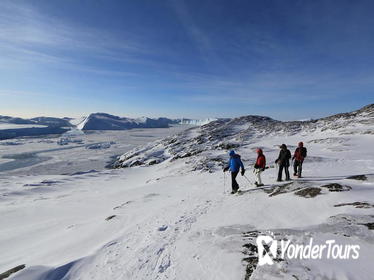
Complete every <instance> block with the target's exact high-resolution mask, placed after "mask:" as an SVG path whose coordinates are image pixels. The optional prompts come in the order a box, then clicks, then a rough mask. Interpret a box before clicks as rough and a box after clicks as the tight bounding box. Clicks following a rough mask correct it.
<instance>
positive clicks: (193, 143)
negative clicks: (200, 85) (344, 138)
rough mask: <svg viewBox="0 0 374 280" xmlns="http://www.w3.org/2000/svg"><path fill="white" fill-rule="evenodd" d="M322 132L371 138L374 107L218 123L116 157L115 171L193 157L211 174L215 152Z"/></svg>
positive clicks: (215, 163) (218, 162)
mask: <svg viewBox="0 0 374 280" xmlns="http://www.w3.org/2000/svg"><path fill="white" fill-rule="evenodd" d="M322 132H325V133H324V134H327V135H330V136H332V135H350V134H374V104H372V105H368V106H366V107H364V108H362V109H360V110H357V111H354V112H350V113H344V114H337V115H333V116H330V117H326V118H321V119H318V120H313V121H292V122H282V121H277V120H274V119H271V118H269V117H262V116H244V117H239V118H235V119H222V120H217V121H213V122H210V123H208V124H206V125H203V126H201V127H195V128H191V129H188V130H186V131H184V132H181V133H180V134H179V135H176V136H172V137H169V138H167V139H164V140H162V141H158V142H155V143H153V144H151V145H149V146H147V147H142V148H139V149H137V150H133V151H130V152H128V153H126V154H124V155H122V156H121V157H119V159H118V161H117V162H116V163H115V167H129V166H136V165H152V164H155V163H160V162H162V161H165V160H171V161H173V160H176V159H179V158H187V157H192V156H194V157H193V159H192V160H193V162H194V166H195V167H196V166H199V168H203V169H205V170H212V168H213V167H217V166H220V165H222V160H223V159H222V158H220V157H216V156H215V153H214V152H215V151H222V150H229V149H234V148H239V147H240V148H243V147H246V146H250V145H251V144H253V143H255V142H258V141H260V140H261V139H262V138H264V137H280V136H281V137H289V136H293V135H297V134H299V135H300V137H305V136H307V135H312V134H314V135H319V134H320V133H322ZM314 141H319V140H316V139H314ZM320 141H324V140H320ZM331 141H334V140H331ZM279 144H281V143H279ZM212 152H213V153H212Z"/></svg>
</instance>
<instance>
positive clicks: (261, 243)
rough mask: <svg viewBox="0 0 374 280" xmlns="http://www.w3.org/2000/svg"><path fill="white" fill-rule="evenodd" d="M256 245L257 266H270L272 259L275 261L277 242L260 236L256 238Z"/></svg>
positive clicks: (271, 238)
mask: <svg viewBox="0 0 374 280" xmlns="http://www.w3.org/2000/svg"><path fill="white" fill-rule="evenodd" d="M256 244H257V251H258V265H264V264H269V265H272V264H273V259H275V258H276V255H277V248H278V246H277V240H274V239H273V237H271V236H267V235H262V236H258V237H257V239H256ZM269 245H270V246H269Z"/></svg>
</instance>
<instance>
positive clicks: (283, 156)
mask: <svg viewBox="0 0 374 280" xmlns="http://www.w3.org/2000/svg"><path fill="white" fill-rule="evenodd" d="M280 149H281V150H280V152H279V156H278V158H277V160H276V161H275V163H277V164H278V165H279V171H278V179H277V182H281V181H282V172H283V169H284V172H285V173H286V181H289V180H291V179H290V171H289V170H288V168H289V167H290V159H291V152H290V150H288V149H287V146H286V144H282V145H281V146H280Z"/></svg>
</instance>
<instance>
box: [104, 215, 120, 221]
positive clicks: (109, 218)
mask: <svg viewBox="0 0 374 280" xmlns="http://www.w3.org/2000/svg"><path fill="white" fill-rule="evenodd" d="M116 216H117V215H112V216H109V217H107V218H105V221H109V220H111V219H113V218H115V217H116Z"/></svg>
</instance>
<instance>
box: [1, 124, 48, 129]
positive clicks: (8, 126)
mask: <svg viewBox="0 0 374 280" xmlns="http://www.w3.org/2000/svg"><path fill="white" fill-rule="evenodd" d="M32 127H47V126H46V125H39V124H14V123H1V122H0V130H1V129H21V128H32Z"/></svg>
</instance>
